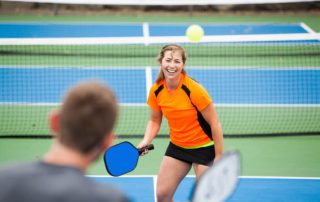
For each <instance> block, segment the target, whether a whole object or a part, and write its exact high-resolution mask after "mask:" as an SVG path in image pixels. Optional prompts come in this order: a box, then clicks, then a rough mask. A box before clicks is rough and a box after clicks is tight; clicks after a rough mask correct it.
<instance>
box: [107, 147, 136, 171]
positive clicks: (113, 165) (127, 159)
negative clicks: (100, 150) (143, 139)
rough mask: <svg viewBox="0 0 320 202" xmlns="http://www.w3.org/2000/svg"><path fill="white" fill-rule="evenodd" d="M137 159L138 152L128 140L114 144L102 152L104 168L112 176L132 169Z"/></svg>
mask: <svg viewBox="0 0 320 202" xmlns="http://www.w3.org/2000/svg"><path fill="white" fill-rule="evenodd" d="M138 160H139V152H138V150H137V149H136V148H135V147H134V146H133V145H132V144H131V143H130V142H122V143H119V144H116V145H114V146H112V147H110V148H109V149H108V150H107V151H106V152H105V153H104V163H105V166H106V169H107V171H108V173H109V174H110V175H112V176H120V175H123V174H125V173H128V172H130V171H132V170H134V169H135V168H136V166H137V163H138Z"/></svg>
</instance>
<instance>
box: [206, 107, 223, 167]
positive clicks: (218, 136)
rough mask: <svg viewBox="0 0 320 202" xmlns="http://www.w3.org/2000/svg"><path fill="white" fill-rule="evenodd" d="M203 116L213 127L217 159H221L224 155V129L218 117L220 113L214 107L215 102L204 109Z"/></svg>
mask: <svg viewBox="0 0 320 202" xmlns="http://www.w3.org/2000/svg"><path fill="white" fill-rule="evenodd" d="M201 114H202V116H203V118H204V119H205V120H206V121H207V122H208V124H209V125H210V127H211V134H212V138H213V141H214V148H215V155H216V156H215V159H214V161H216V160H218V159H220V158H221V157H222V155H223V131H222V127H221V124H220V121H219V119H218V115H217V113H216V111H215V109H214V107H213V104H212V103H211V104H209V105H208V106H206V107H205V108H204V109H203V110H202V111H201Z"/></svg>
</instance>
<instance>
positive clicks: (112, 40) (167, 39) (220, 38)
mask: <svg viewBox="0 0 320 202" xmlns="http://www.w3.org/2000/svg"><path fill="white" fill-rule="evenodd" d="M299 40H320V34H319V33H302V34H248V35H211V36H204V37H203V39H202V40H201V41H200V43H211V42H212V43H228V42H230V43H232V42H257V41H258V42H270V41H271V42H274V41H299ZM146 42H147V43H148V44H166V43H189V44H190V40H189V39H188V37H187V36H178V37H177V36H153V37H148V41H146V38H145V37H144V36H141V37H72V38H71V37H63V38H52V37H51V38H0V45H103V44H111V45H115V44H118V45H121V44H122V45H127V44H145V43H146Z"/></svg>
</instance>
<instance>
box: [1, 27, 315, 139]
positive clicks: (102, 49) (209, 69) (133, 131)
mask: <svg viewBox="0 0 320 202" xmlns="http://www.w3.org/2000/svg"><path fill="white" fill-rule="evenodd" d="M168 43H178V44H180V45H182V46H183V47H184V48H185V50H186V52H187V55H188V59H187V63H186V70H187V73H188V74H189V75H190V76H191V77H193V78H194V79H195V80H197V81H198V82H200V83H201V84H202V85H203V86H204V87H205V88H206V89H207V90H208V92H209V94H210V95H211V97H212V98H213V101H214V104H215V106H216V110H217V112H218V115H219V119H220V121H221V123H222V127H223V130H224V133H225V135H226V136H230V137H238V136H244V137H245V136H255V137H262V136H266V135H275V136H276V135H304V134H307V135H311V134H312V135H313V134H320V124H319V123H320V105H319V104H320V94H319V92H320V37H319V35H318V34H315V33H313V34H285V35H280V34H273V35H242V36H205V37H204V38H203V40H202V41H201V43H189V41H188V39H187V38H186V37H149V38H146V37H113V38H111V37H109V38H108V37H107V38H52V39H50V38H40V39H0V114H1V116H0V123H1V126H0V138H1V137H47V135H49V129H48V126H47V115H48V113H49V112H50V111H51V110H52V109H54V108H58V107H59V106H60V102H61V100H62V97H63V95H64V93H65V92H66V91H67V90H68V89H69V87H70V86H72V85H74V84H75V83H78V82H80V81H86V80H92V79H95V80H101V81H102V82H104V83H107V84H108V85H110V86H111V87H112V88H113V89H114V91H115V92H116V94H117V96H118V99H119V101H120V103H121V110H120V117H119V121H118V124H117V128H116V132H117V134H118V135H119V137H140V136H141V135H143V133H144V130H145V126H146V123H147V120H148V117H149V115H148V113H149V109H148V107H147V105H146V104H145V102H146V98H147V94H148V89H149V88H150V86H151V85H152V83H153V82H154V80H155V78H156V76H157V73H158V70H159V67H158V66H159V65H158V64H157V62H156V56H157V54H158V53H159V51H160V49H161V47H162V46H163V45H164V44H168ZM159 134H160V135H162V136H159V137H167V135H168V134H169V129H168V124H167V123H166V122H165V121H164V123H163V124H162V127H161V130H160V132H159Z"/></svg>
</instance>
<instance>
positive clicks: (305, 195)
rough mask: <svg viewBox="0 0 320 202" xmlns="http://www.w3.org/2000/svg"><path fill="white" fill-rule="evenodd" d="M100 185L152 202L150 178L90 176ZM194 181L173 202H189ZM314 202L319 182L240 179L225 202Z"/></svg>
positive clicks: (185, 183) (317, 198)
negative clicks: (103, 184) (116, 188)
mask: <svg viewBox="0 0 320 202" xmlns="http://www.w3.org/2000/svg"><path fill="white" fill-rule="evenodd" d="M91 177H92V178H93V179H94V180H96V181H99V182H101V183H106V184H111V185H114V186H116V187H118V188H119V189H121V190H122V191H123V192H125V193H126V194H127V195H128V196H129V197H130V198H131V199H132V200H133V201H136V202H152V201H155V195H154V194H155V181H156V178H155V177H154V176H141V177H140V176H128V177H118V178H113V177H102V176H91ZM193 184H194V177H192V176H188V177H186V178H185V179H184V181H183V182H182V183H181V184H180V186H179V188H178V190H177V192H176V194H175V196H174V201H175V202H187V201H190V196H191V190H192V187H193ZM233 201H241V202H244V201H245V202H251V201H259V202H270V201H272V202H275V201H288V202H316V201H320V178H272V177H268V178H266V177H260V178H259V177H241V178H240V180H239V183H238V186H237V188H236V190H235V191H234V193H233V194H232V195H231V197H230V198H229V199H228V200H227V202H233Z"/></svg>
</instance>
